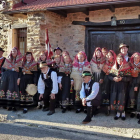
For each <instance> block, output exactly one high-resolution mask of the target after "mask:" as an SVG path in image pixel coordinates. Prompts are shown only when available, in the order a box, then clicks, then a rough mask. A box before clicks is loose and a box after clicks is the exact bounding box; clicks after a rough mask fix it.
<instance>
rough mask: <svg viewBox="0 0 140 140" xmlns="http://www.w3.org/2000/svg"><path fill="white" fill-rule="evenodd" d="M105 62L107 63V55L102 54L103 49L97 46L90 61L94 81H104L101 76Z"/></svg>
mask: <svg viewBox="0 0 140 140" xmlns="http://www.w3.org/2000/svg"><path fill="white" fill-rule="evenodd" d="M104 63H105V57H104V56H103V54H102V50H101V48H100V47H97V48H96V49H95V51H94V54H93V57H92V59H91V61H90V64H91V71H92V74H93V78H94V79H93V80H94V82H100V83H102V82H103V80H101V77H100V76H101V70H102V68H103V65H104Z"/></svg>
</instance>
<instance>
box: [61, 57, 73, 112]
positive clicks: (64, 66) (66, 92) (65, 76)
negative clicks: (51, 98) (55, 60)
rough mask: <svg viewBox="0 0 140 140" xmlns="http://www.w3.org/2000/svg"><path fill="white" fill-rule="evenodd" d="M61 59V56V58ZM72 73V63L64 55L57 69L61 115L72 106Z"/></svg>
mask: <svg viewBox="0 0 140 140" xmlns="http://www.w3.org/2000/svg"><path fill="white" fill-rule="evenodd" d="M62 57H63V56H62ZM71 71H72V63H71V58H70V56H69V55H65V56H64V57H63V60H61V63H60V68H59V81H60V82H59V88H60V89H61V90H62V91H61V98H60V99H61V103H60V104H61V105H62V113H65V112H66V110H67V107H68V106H70V105H73V103H74V101H73V99H74V95H73V92H72V93H71V92H70V90H72V84H71V83H72V82H71V78H70V74H71Z"/></svg>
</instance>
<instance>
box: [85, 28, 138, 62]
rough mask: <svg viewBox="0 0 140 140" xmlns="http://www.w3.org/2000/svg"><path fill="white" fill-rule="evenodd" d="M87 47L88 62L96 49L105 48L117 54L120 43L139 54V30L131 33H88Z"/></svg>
mask: <svg viewBox="0 0 140 140" xmlns="http://www.w3.org/2000/svg"><path fill="white" fill-rule="evenodd" d="M88 35H89V37H88V40H87V41H88V46H87V48H86V52H87V54H88V60H91V58H92V55H93V53H94V50H95V48H96V47H101V48H103V47H106V48H108V49H109V50H114V51H115V52H116V53H117V54H118V53H119V49H118V48H119V45H120V43H122V42H123V43H126V44H127V45H129V46H130V49H129V51H130V52H131V53H134V52H136V51H138V52H140V30H132V31H119V30H118V31H93V30H92V31H89V34H88Z"/></svg>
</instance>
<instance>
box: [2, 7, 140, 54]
mask: <svg viewBox="0 0 140 140" xmlns="http://www.w3.org/2000/svg"><path fill="white" fill-rule="evenodd" d="M114 14H115V16H116V17H117V19H118V20H119V19H136V18H138V15H139V14H140V8H139V7H129V8H118V9H116V10H115V13H112V12H111V11H110V10H108V9H106V10H97V11H91V12H90V13H89V16H87V15H85V14H84V13H82V12H79V13H69V14H68V15H67V17H66V18H64V17H62V16H60V15H58V14H56V13H53V12H49V11H46V12H30V13H27V15H24V14H16V15H13V16H9V15H3V14H0V25H1V24H4V25H9V24H11V25H12V24H27V50H28V51H33V53H34V55H35V56H37V57H38V56H39V53H40V51H41V50H45V29H46V28H47V29H48V31H49V39H50V44H51V46H52V49H54V48H56V47H60V48H62V49H63V50H67V51H68V52H69V53H70V55H71V57H74V56H75V55H76V53H77V52H78V51H80V50H82V51H84V44H85V27H84V26H81V25H72V21H85V18H86V17H89V20H90V21H91V22H106V21H110V20H111V16H113V15H114ZM11 32H12V29H9V28H8V29H7V30H4V29H2V30H0V46H1V47H3V48H5V50H7V53H5V55H7V54H8V53H9V50H10V49H11V48H12V45H11V39H12V37H11V35H12V33H11Z"/></svg>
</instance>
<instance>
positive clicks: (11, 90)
mask: <svg viewBox="0 0 140 140" xmlns="http://www.w3.org/2000/svg"><path fill="white" fill-rule="evenodd" d="M21 67H22V55H21V53H20V51H19V50H18V48H16V47H14V48H13V49H12V51H11V53H10V55H9V56H8V58H7V59H6V60H5V62H4V65H3V66H2V72H3V74H2V77H1V85H0V104H1V106H3V107H7V110H9V111H10V110H12V109H13V110H14V111H16V109H17V107H19V103H20V94H19V88H18V86H19V84H20V76H21V75H20V74H21Z"/></svg>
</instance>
